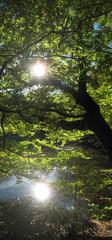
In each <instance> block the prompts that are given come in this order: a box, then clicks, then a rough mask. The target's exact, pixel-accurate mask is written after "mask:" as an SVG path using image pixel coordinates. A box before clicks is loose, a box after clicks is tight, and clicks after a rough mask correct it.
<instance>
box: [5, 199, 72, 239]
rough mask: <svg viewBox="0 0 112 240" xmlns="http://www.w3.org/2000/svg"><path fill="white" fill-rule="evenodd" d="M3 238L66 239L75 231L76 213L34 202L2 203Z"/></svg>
mask: <svg viewBox="0 0 112 240" xmlns="http://www.w3.org/2000/svg"><path fill="white" fill-rule="evenodd" d="M1 209H2V212H1V215H2V216H1V217H2V220H1V235H2V239H3V240H4V239H7V240H15V239H16V240H22V239H38V240H44V239H45V240H46V239H50V240H51V239H52V240H55V239H60V240H61V239H66V237H67V236H68V237H69V236H70V235H71V234H72V232H73V228H72V224H73V212H72V211H67V210H65V209H64V208H62V207H59V206H56V204H54V205H53V204H49V205H47V206H46V204H45V205H44V204H42V205H41V204H38V205H36V202H31V199H29V200H28V199H27V200H26V199H24V201H23V200H22V201H20V200H18V201H15V202H10V203H4V204H1Z"/></svg>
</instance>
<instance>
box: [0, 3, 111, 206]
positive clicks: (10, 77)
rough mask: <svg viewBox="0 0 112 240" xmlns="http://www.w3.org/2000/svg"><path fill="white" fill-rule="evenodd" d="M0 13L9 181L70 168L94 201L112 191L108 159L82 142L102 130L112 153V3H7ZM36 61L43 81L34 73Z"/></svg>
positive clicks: (1, 101)
mask: <svg viewBox="0 0 112 240" xmlns="http://www.w3.org/2000/svg"><path fill="white" fill-rule="evenodd" d="M0 12H1V15H0V35H1V40H0V66H1V68H0V83H1V90H0V95H1V96H0V115H1V130H0V141H1V166H0V170H1V172H2V176H4V175H6V174H11V173H14V174H17V173H22V174H27V172H28V170H30V171H31V170H32V169H37V168H40V169H44V170H45V169H47V170H50V169H51V168H52V167H54V166H58V167H61V168H62V169H65V167H68V168H69V169H70V171H71V172H73V174H75V176H76V180H77V182H78V183H79V186H80V189H81V190H80V192H81V194H82V195H84V196H85V194H86V196H87V197H88V198H91V200H92V201H94V200H95V199H94V195H95V196H98V194H100V195H101V192H103V190H104V189H105V191H104V192H106V191H107V189H108V188H109V189H110V185H111V180H110V175H109V176H107V173H108V172H106V170H102V168H101V162H103V163H104V165H105V159H106V160H107V159H108V157H107V156H106V153H105V151H104V149H103V147H102V146H99V145H98V144H99V143H96V145H98V146H99V149H100V150H101V151H102V152H103V154H104V153H105V155H104V156H103V154H101V151H99V155H97V156H94V155H96V151H95V150H94V149H93V148H90V147H89V143H87V144H88V145H87V148H86V149H83V148H82V145H81V147H79V145H77V142H80V143H81V141H82V139H84V136H85V137H87V139H88V136H89V137H90V138H89V139H91V137H92V136H93V135H92V134H93V133H95V134H96V135H97V137H98V139H99V140H100V142H101V143H102V144H103V146H104V148H105V149H106V152H107V153H109V156H110V157H111V156H112V155H111V154H112V148H111V146H112V136H111V129H110V127H112V111H111V108H112V87H111V71H112V68H111V50H112V42H111V28H112V22H111V17H112V12H111V1H110V0H107V1H103V0H94V1H93V0H91V1H88V0H84V1H82V0H80V1H79V0H75V1H68V0H57V1H44V0H42V1H34V0H32V1H29V0H27V1H25V0H24V1H20V0H19V1H1V3H0ZM37 61H40V62H43V63H44V64H46V65H47V67H48V71H47V74H46V75H45V76H44V77H42V78H38V77H35V76H33V75H32V73H31V67H32V66H33V64H35V63H36V62H37ZM83 95H84V96H85V99H86V97H87V102H88V101H90V103H92V104H93V105H94V104H95V105H94V106H95V108H94V107H93V105H92V107H93V108H91V104H90V106H89V107H90V108H91V112H90V109H89V107H88V106H87V105H85V102H86V101H85V102H84V101H83ZM90 96H91V97H90ZM81 99H82V100H81ZM96 103H97V104H96ZM99 107H100V110H101V112H100V111H99ZM88 109H89V110H88ZM93 110H94V111H93ZM92 111H93V112H94V113H97V111H98V114H99V115H97V114H96V115H97V116H96V115H95V114H93V115H92ZM87 114H88V116H87ZM90 116H91V117H90ZM94 116H95V117H94ZM99 116H100V117H99ZM99 118H101V126H100V119H99ZM102 119H103V120H102ZM104 119H105V120H106V122H105V120H104ZM92 120H93V122H92ZM96 120H98V121H99V122H97V121H96ZM90 123H92V125H91V124H90ZM109 126H110V127H109ZM100 127H101V129H100ZM96 128H97V129H96ZM98 129H100V133H99V131H98ZM102 135H103V136H102ZM105 136H107V138H105V140H104V141H103V138H104V137H105ZM107 139H108V141H107ZM92 141H93V142H92V143H95V141H96V140H94V138H93V140H92ZM73 142H75V144H74V145H73V147H72V148H71V147H70V146H71V145H70V144H72V143H73ZM68 143H70V144H68ZM103 167H104V166H103ZM87 173H88V174H87ZM110 173H111V171H110V170H109V174H110ZM104 179H105V181H104ZM88 185H89V187H88ZM71 186H73V188H74V185H73V184H72V183H71ZM81 186H83V187H81ZM69 189H70V186H69ZM94 193H95V194H94ZM104 195H105V194H104ZM102 197H104V196H102Z"/></svg>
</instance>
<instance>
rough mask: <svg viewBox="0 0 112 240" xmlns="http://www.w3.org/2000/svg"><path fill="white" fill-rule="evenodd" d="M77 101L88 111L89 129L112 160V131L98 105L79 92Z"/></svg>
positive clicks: (87, 95)
mask: <svg viewBox="0 0 112 240" xmlns="http://www.w3.org/2000/svg"><path fill="white" fill-rule="evenodd" d="M75 99H76V102H77V103H78V104H80V105H81V106H83V107H84V109H85V110H86V121H87V126H88V128H89V129H90V130H92V131H93V132H94V133H95V135H96V136H97V137H98V139H99V140H100V142H101V143H102V145H103V146H104V148H105V150H106V151H107V153H108V155H109V157H110V159H111V160H112V130H111V128H110V127H109V126H108V124H107V123H106V121H105V120H104V118H103V116H102V114H101V112H100V108H99V106H98V104H97V103H96V102H95V101H94V100H93V99H92V97H90V96H89V94H88V93H86V92H78V93H77V96H76V97H75Z"/></svg>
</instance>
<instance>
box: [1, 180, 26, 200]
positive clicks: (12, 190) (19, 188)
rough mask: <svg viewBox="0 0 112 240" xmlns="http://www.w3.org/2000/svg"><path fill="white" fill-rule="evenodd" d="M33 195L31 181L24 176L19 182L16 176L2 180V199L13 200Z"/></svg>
mask: <svg viewBox="0 0 112 240" xmlns="http://www.w3.org/2000/svg"><path fill="white" fill-rule="evenodd" d="M27 196H31V182H30V180H29V179H27V178H25V177H22V178H21V181H20V182H19V183H18V180H17V178H16V176H11V177H9V178H8V179H5V180H3V181H1V182H0V200H1V201H4V200H11V199H16V198H19V197H27Z"/></svg>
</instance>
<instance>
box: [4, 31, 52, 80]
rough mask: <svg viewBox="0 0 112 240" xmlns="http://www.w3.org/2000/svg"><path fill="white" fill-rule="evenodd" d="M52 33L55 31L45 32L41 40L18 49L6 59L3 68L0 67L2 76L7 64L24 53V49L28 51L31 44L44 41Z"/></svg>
mask: <svg viewBox="0 0 112 240" xmlns="http://www.w3.org/2000/svg"><path fill="white" fill-rule="evenodd" d="M51 33H53V31H50V32H49V33H47V34H45V35H44V36H43V37H41V38H40V39H39V40H35V41H33V42H32V43H30V44H29V45H27V46H26V47H24V48H23V49H21V50H20V51H18V53H17V54H15V55H13V56H11V57H10V58H9V59H8V60H6V61H5V62H4V64H3V66H2V68H1V69H0V76H2V75H3V73H4V70H5V68H6V67H7V65H8V64H9V63H10V62H11V61H12V60H13V59H14V58H15V57H18V56H19V55H21V53H23V52H24V51H26V50H27V49H28V48H30V47H31V46H33V45H34V44H38V43H40V42H42V41H43V40H44V39H45V38H47V37H48V36H49V35H50V34H51Z"/></svg>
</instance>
